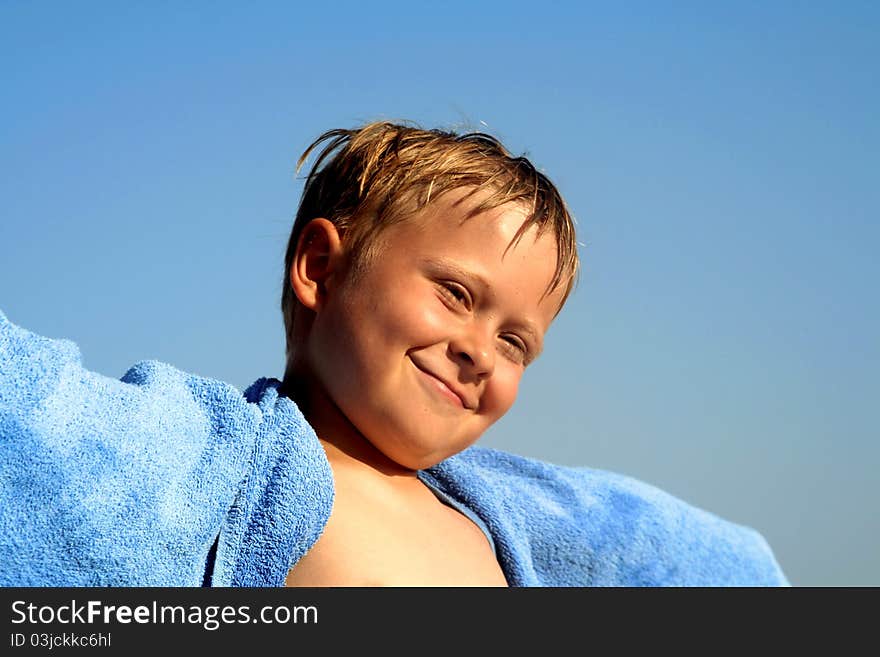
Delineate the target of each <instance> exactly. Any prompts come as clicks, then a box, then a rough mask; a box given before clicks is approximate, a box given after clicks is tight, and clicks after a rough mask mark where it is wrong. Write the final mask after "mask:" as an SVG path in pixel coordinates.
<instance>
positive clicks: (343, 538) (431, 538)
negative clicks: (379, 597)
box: [287, 478, 507, 586]
mask: <svg viewBox="0 0 880 657" xmlns="http://www.w3.org/2000/svg"><path fill="white" fill-rule="evenodd" d="M421 486H422V490H419V488H418V487H415V486H414V487H412V488H411V490H410V491H409V492H398V493H396V494H394V495H388V494H387V491H382V492H381V493H376V494H374V493H375V491H369V490H367V491H365V490H363V489H362V488H357V487H351V488H350V487H347V486H346V485H345V484H344V483H341V482H340V481H339V478H337V486H336V499H335V502H334V506H333V512H332V514H331V516H330V520H329V521H328V523H327V527H326V528H325V530H324V533H323V534H322V536H321V538H319V539H318V541H317V543H316V544H315V545H314V547H313V548H312V549H311V550H310V551H309V552H308V553H307V554H306V555H305V556H304V557H303V558H302V559H301V560H300V561H299V563H298V564H297V565H296V566H295V567H294V568H293V569H292V570H291V572H290V574H289V575H288V579H287V584H288V586H506V585H507V583H506V581H505V579H504V575H503V573H502V571H501V567H500V566H499V565H498V562H497V560H496V559H495V556H494V554H493V553H492V549H491V547H490V545H489V543H488V541H487V540H486V537H485V535H484V534H483V532H482V531H481V530H480V529H479V528H478V527H477V526H476V525H475V524H474V523H473V522H472V521H471V520H470V519H469V518H467V517H465V516H464V515H462V514H461V513H459V512H458V511H457V510H455V509H452V508H450V507H448V506H446V505H445V504H443V503H442V502H441V501H440V500H438V499H437V498H436V497H435V496H434V494H433V493H431V492H430V491H429V490H428V489H427V488H425V487H424V485H421Z"/></svg>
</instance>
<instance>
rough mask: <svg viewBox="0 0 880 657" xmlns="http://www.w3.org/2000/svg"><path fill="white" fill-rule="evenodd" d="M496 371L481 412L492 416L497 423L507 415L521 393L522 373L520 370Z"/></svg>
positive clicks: (502, 369)
mask: <svg viewBox="0 0 880 657" xmlns="http://www.w3.org/2000/svg"><path fill="white" fill-rule="evenodd" d="M513 370H514V368H512V367H511V368H507V367H503V368H499V369H496V371H495V373H494V375H493V376H492V379H491V380H490V381H489V385H487V386H486V390H485V392H484V393H483V397H482V399H481V404H480V406H481V410H482V411H483V412H484V413H485V414H486V415H489V416H492V420H491V421H492V422H493V423H494V422H496V421H497V420H499V419H501V417H502V416H503V415H504V414H505V413H507V411H509V410H510V409H511V407H512V406H513V403H514V402H515V401H516V396H517V393H518V392H519V382H520V379H521V378H522V372H521V371H520V370H519V368H517V369H516V371H513Z"/></svg>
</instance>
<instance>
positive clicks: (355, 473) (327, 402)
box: [286, 190, 562, 586]
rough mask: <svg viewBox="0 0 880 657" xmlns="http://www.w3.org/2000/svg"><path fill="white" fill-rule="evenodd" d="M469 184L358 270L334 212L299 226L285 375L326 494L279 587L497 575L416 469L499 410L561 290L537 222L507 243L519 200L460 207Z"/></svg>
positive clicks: (494, 581)
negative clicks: (295, 336)
mask: <svg viewBox="0 0 880 657" xmlns="http://www.w3.org/2000/svg"><path fill="white" fill-rule="evenodd" d="M466 191H467V190H458V191H456V192H451V193H449V194H446V195H444V196H443V197H441V198H440V199H437V200H435V201H433V202H432V203H431V204H429V205H428V206H427V207H426V208H425V209H423V210H421V211H420V212H417V213H416V214H415V215H414V216H413V217H411V218H409V219H407V220H405V221H403V222H401V223H398V224H395V225H392V226H390V227H388V228H386V229H385V230H384V231H383V232H382V233H381V236H380V244H379V245H378V249H377V252H376V254H375V257H373V258H372V259H371V260H370V261H369V262H368V263H367V266H366V267H365V268H364V269H363V271H359V273H358V274H357V275H352V274H351V273H350V270H349V268H348V264H349V261H348V259H347V255H346V252H345V248H344V240H343V239H342V238H341V236H340V235H339V233H338V232H337V231H336V228H335V227H334V226H333V225H332V224H331V223H330V222H329V221H326V220H323V219H316V220H313V221H312V222H311V223H310V224H309V225H308V226H307V227H306V229H305V230H304V231H303V234H302V237H301V239H300V249H299V251H298V253H297V258H296V259H295V260H294V264H293V267H292V268H291V273H290V281H291V285H292V286H293V289H294V291H295V292H296V294H297V297H298V298H299V300H300V302H301V304H302V306H303V308H301V309H300V315H298V317H297V322H299V329H298V330H299V332H300V333H299V338H300V340H301V342H300V344H299V346H298V348H297V352H296V355H295V361H294V366H293V368H292V373H293V376H292V377H290V378H291V380H290V381H287V382H286V387H287V389H288V390H289V391H290V394H291V395H292V396H293V397H294V398H295V399H296V400H297V402H298V403H299V405H300V407H301V408H302V409H303V412H304V413H305V415H306V417H307V419H308V420H309V422H310V424H311V425H312V426H313V427H314V428H315V430H316V432H317V434H318V437H319V439H320V440H321V443H322V445H323V446H324V449H325V451H326V453H327V456H328V459H329V461H330V464H331V467H332V469H333V474H334V479H335V493H336V496H335V501H334V507H333V512H332V514H331V518H330V521H329V522H328V524H327V527H326V529H325V531H324V534H323V535H322V537H321V538H320V539H319V541H318V543H317V544H316V545H315V546H314V547H313V549H312V550H311V551H310V552H309V553H308V554H307V555H306V556H305V557H304V558H303V559H302V560H301V561H300V562H299V564H297V566H296V567H295V568H294V569H293V570H292V571H291V574H290V577H289V578H288V584H292V585H305V586H310V585H311V586H314V585H324V584H329V585H346V584H347V585H358V584H361V585H363V584H409V583H418V584H465V585H467V584H473V585H504V584H505V580H504V577H503V574H502V573H501V571H500V567H499V566H498V563H497V561H496V560H495V559H494V557H493V555H492V553H491V549H490V548H489V545H488V543H487V542H486V539H485V537H484V536H483V535H482V533H481V532H480V530H479V529H478V528H477V527H476V526H475V525H474V524H473V523H472V522H471V521H470V520H469V519H467V518H466V517H465V516H463V515H462V514H460V513H459V512H458V511H455V510H453V509H451V508H450V507H447V506H446V505H444V504H442V503H440V502H439V501H438V500H437V498H436V497H435V496H434V495H433V493H432V492H431V491H430V490H428V489H427V488H426V487H425V486H424V484H422V483H421V481H420V480H419V479H418V478H417V477H416V471H417V470H419V469H423V468H427V467H430V466H431V465H434V464H436V463H438V462H440V461H442V460H443V459H445V458H447V457H449V456H451V455H453V454H456V453H457V452H459V451H461V450H463V449H465V448H466V447H468V446H470V445H472V444H473V443H474V442H476V441H477V439H478V438H479V437H480V436H481V435H482V434H483V433H484V432H485V431H486V429H488V428H489V427H490V426H491V425H492V424H493V423H494V422H496V421H497V420H498V419H499V418H501V417H502V416H503V415H504V414H505V413H506V412H507V411H508V409H509V408H510V407H511V406H512V404H513V402H514V400H515V399H516V394H517V389H518V386H519V381H520V379H521V377H522V375H523V372H524V371H525V369H526V367H527V366H528V364H529V363H530V362H532V361H533V360H534V359H535V358H536V357H537V356H538V355H539V354H540V352H541V349H542V343H543V338H544V335H545V333H546V331H547V329H548V328H549V326H550V323H551V322H552V320H553V318H554V316H555V314H556V312H557V310H558V308H559V305H560V303H561V299H562V292H561V291H560V290H558V289H557V290H553V291H550V292H549V293H548V287H549V284H550V281H551V280H552V277H553V274H554V271H555V266H556V257H557V250H556V242H555V238H554V236H553V235H552V234H549V233H548V234H544V235H542V236H541V237H537V236H536V229H535V228H533V227H532V228H530V229H529V230H528V231H526V232H525V234H524V235H523V236H522V238H521V239H520V240H519V241H517V242H515V243H514V242H512V240H513V238H514V236H515V234H516V232H517V230H518V229H519V228H520V226H521V225H522V223H523V221H524V220H525V213H524V210H523V209H522V208H521V207H520V206H518V205H512V204H509V205H504V206H501V207H499V208H495V209H493V210H489V211H487V212H484V213H482V214H479V215H476V216H473V217H468V213H469V211H470V209H471V208H472V207H473V205H474V204H475V203H476V202H478V201H479V199H480V198H481V197H480V195H479V194H475V195H472V196H470V197H467V198H465V196H466V194H465V192H466ZM301 318H303V321H302V322H301V321H300V319H301Z"/></svg>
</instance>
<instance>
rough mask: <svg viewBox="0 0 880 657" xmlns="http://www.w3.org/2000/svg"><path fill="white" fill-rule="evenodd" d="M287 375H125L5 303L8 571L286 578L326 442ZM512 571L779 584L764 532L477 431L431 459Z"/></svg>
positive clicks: (75, 576) (57, 579)
mask: <svg viewBox="0 0 880 657" xmlns="http://www.w3.org/2000/svg"><path fill="white" fill-rule="evenodd" d="M278 388H279V383H278V381H275V380H273V379H260V380H258V381H257V382H255V383H254V384H253V385H252V386H251V387H250V388H248V390H247V391H246V392H245V394H244V395H242V394H241V393H240V392H238V391H237V390H236V389H235V388H234V387H232V386H230V385H228V384H226V383H222V382H219V381H214V380H210V379H206V378H202V377H197V376H193V375H190V374H186V373H184V372H181V371H179V370H177V369H175V368H173V367H171V366H170V365H166V364H163V363H158V362H153V361H147V362H142V363H138V364H136V365H135V366H134V367H132V368H131V369H130V370H129V371H128V372H127V373H126V374H125V376H123V377H122V379H121V380H116V379H112V378H108V377H104V376H100V375H98V374H95V373H93V372H89V371H87V370H86V369H84V368H83V367H82V364H81V361H80V355H79V351H78V349H77V348H76V346H75V345H74V344H73V343H71V342H67V341H64V340H50V339H46V338H43V337H40V336H37V335H34V334H33V333H30V332H28V331H26V330H24V329H22V328H20V327H17V326H15V325H14V324H12V323H11V322H9V321H8V320H7V319H6V317H5V315H3V313H2V312H0V476H2V479H0V585H3V586H199V585H205V584H208V585H213V586H280V585H282V584H283V583H284V579H285V577H286V575H287V573H288V572H289V570H290V568H291V567H292V566H293V565H294V564H295V563H296V562H297V561H298V560H299V559H300V558H301V557H302V556H303V555H304V554H305V553H306V552H307V551H308V550H309V549H310V548H311V547H312V545H313V544H314V542H315V541H316V540H317V538H318V537H319V535H320V533H321V532H322V531H323V528H324V526H325V524H326V522H327V519H328V518H329V515H330V511H331V509H332V504H333V477H332V474H331V470H330V466H329V464H328V462H327V459H326V456H325V454H324V451H323V448H322V447H321V444H320V442H319V441H318V439H317V436H315V433H314V431H313V430H312V428H311V427H310V426H309V425H308V423H307V422H306V421H305V419H304V418H303V416H302V414H301V413H300V411H299V409H298V408H297V407H296V405H295V404H294V403H293V402H292V401H290V400H289V399H287V398H284V397H282V396H280V395H279V394H278ZM422 474H423V475H424V476H426V477H430V478H431V481H432V483H434V484H435V485H436V486H438V487H439V488H441V489H442V490H444V491H445V492H446V493H448V494H449V495H451V496H453V497H454V498H455V499H457V500H459V501H460V502H461V503H463V504H465V505H466V506H467V507H468V508H470V509H471V510H473V511H474V512H475V513H476V514H477V515H478V516H479V517H480V518H481V519H482V520H483V521H484V523H485V524H486V526H487V527H488V528H489V530H490V532H491V533H492V536H493V539H494V541H495V544H496V547H497V551H498V559H499V563H500V564H501V567H502V569H503V571H504V573H505V575H506V576H507V579H508V582H509V583H510V584H512V585H521V586H591V585H597V586H658V585H667V586H690V585H703V586H716V585H740V586H765V585H767V586H776V585H787V584H788V582H787V580H786V578H785V576H784V574H783V573H782V570H781V569H780V567H779V565H778V564H777V562H776V560H775V558H774V556H773V553H772V551H771V550H770V548H769V546H768V545H767V543H766V541H765V540H764V539H763V538H762V537H761V535H760V534H758V533H757V532H755V531H754V530H752V529H749V528H747V527H742V526H739V525H735V524H733V523H729V522H727V521H725V520H723V519H721V518H718V517H717V516H715V515H713V514H710V513H707V512H705V511H702V510H700V509H697V508H694V507H692V506H690V505H688V504H686V503H684V502H683V501H681V500H678V499H676V498H674V497H672V496H670V495H668V494H666V493H664V492H662V491H660V490H658V489H656V488H654V487H651V486H649V485H647V484H644V483H642V482H639V481H636V480H634V479H631V478H628V477H624V476H621V475H616V474H613V473H609V472H604V471H601V470H591V469H587V468H567V467H562V466H557V465H552V464H548V463H542V462H540V461H535V460H531V459H525V458H522V457H519V456H515V455H512V454H506V453H504V452H499V451H496V450H491V449H484V448H480V447H471V448H469V449H467V450H465V451H464V452H462V453H460V454H457V455H455V456H453V457H451V458H450V459H447V460H446V461H444V462H443V463H440V464H439V465H437V466H435V467H433V468H430V469H428V470H426V471H425V472H423V473H422Z"/></svg>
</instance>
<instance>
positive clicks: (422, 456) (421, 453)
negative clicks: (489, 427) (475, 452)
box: [371, 436, 479, 470]
mask: <svg viewBox="0 0 880 657" xmlns="http://www.w3.org/2000/svg"><path fill="white" fill-rule="evenodd" d="M478 438H479V436H478V437H477V438H474V439H473V440H469V441H467V442H465V443H463V444H460V445H454V446H450V445H444V446H443V447H436V446H425V445H418V444H413V443H412V442H411V441H407V443H406V444H401V443H400V442H397V443H394V444H391V445H387V444H386V445H381V444H376V443H375V442H374V443H373V446H374V447H376V449H378V450H379V451H380V452H382V453H383V454H384V455H385V456H386V457H387V458H388V459H390V460H391V461H393V462H394V463H396V464H397V465H399V466H401V467H403V468H406V469H407V470H426V469H428V468H431V467H433V466H435V465H437V464H438V463H441V462H442V461H445V460H446V459H448V458H449V457H451V456H454V455H455V454H458V453H459V452H462V451H464V450H465V449H467V448H468V447H470V446H471V445H473V444H474V443H476V442H477V440H478ZM371 442H372V441H371Z"/></svg>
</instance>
